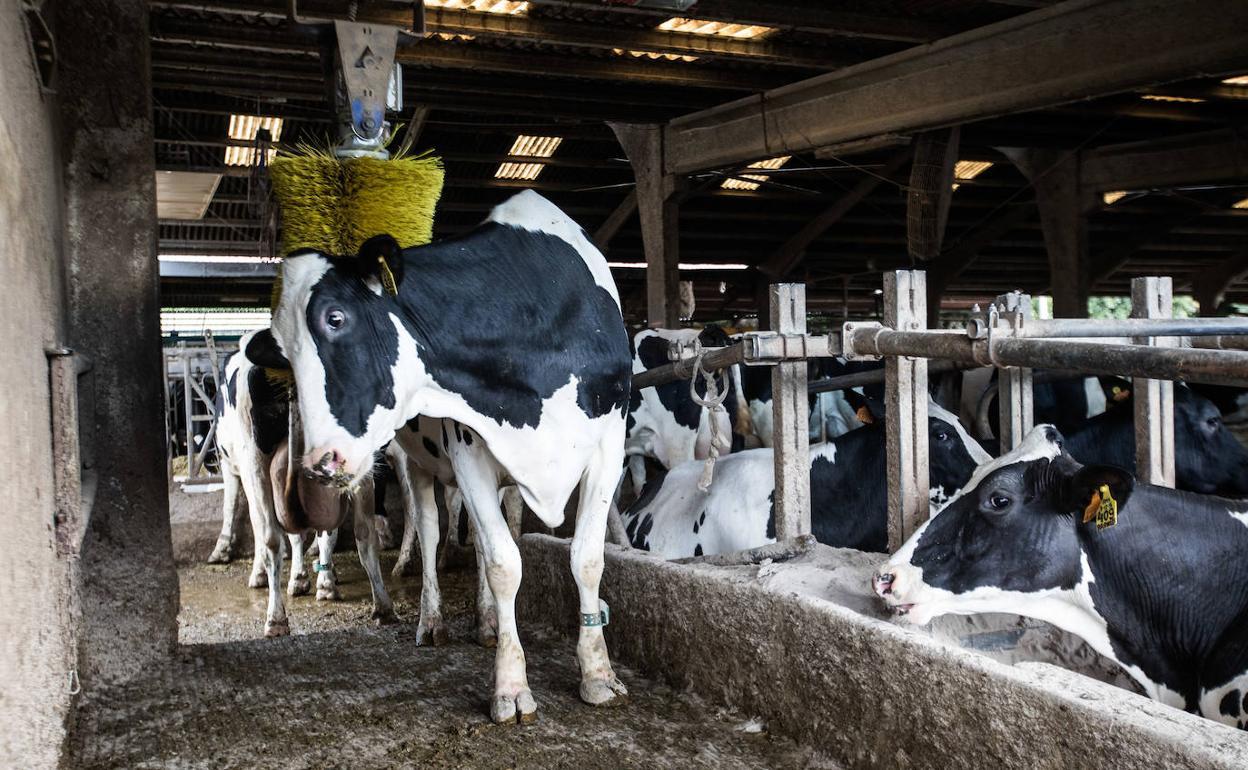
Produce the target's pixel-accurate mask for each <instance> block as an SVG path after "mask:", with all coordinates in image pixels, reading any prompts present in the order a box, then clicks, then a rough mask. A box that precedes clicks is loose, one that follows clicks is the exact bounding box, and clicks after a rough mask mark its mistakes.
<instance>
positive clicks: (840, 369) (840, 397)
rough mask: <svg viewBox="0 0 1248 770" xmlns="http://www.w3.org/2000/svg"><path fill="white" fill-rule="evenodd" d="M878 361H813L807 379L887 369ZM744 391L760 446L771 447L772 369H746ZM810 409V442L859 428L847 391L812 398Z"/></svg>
mask: <svg viewBox="0 0 1248 770" xmlns="http://www.w3.org/2000/svg"><path fill="white" fill-rule="evenodd" d="M883 366H884V365H883V364H882V363H880V362H878V361H849V360H847V359H845V358H842V357H840V356H837V357H835V358H819V359H811V360H810V361H809V362H807V367H806V376H807V379H808V380H810V381H812V382H813V381H815V380H819V379H824V378H829V377H840V376H842V375H847V374H856V373H859V372H867V371H872V370H875V369H881V368H883ZM741 391H742V393H743V394H744V396H745V400H746V403H747V405H748V406H747V409H748V413H749V417H750V424H751V425H752V426H753V428H754V433H755V435H757V437H758V441H759V444H761V445H762V446H765V447H769V446H771V442H772V437H773V435H774V433H773V426H772V397H771V367H770V366H745V367H742V372H741ZM858 392H859V393H863V392H865V393H868V394H870V396H871V397H872V398H879V397H880V396H881V395H882V394H883V386H870V387H868V388H859V389H858ZM809 407H810V425H809V432H810V440H811V441H826V440H829V439H834V438H836V437H837V436H840V435H842V434H844V433H848V432H849V431H851V430H854V429H855V428H857V427H858V426H859V420H858V419H857V417H856V414H855V413H856V407H854V406H851V405H850V402H849V400H847V397H846V395H845V393H844V391H829V392H825V393H818V394H811V395H810V396H809Z"/></svg>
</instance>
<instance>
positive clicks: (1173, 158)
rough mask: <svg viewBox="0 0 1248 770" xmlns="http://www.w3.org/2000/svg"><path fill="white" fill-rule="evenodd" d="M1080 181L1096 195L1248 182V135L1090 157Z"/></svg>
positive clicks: (1144, 145) (1124, 147) (1194, 138)
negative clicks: (1169, 187) (1209, 183)
mask: <svg viewBox="0 0 1248 770" xmlns="http://www.w3.org/2000/svg"><path fill="white" fill-rule="evenodd" d="M1080 176H1081V182H1082V184H1083V185H1084V186H1085V187H1088V188H1090V189H1092V190H1095V191H1097V192H1105V191H1106V190H1140V189H1148V188H1152V187H1167V186H1171V185H1184V184H1199V183H1202V182H1220V181H1227V180H1231V181H1244V180H1248V135H1244V134H1240V133H1237V132H1235V131H1229V130H1228V131H1210V132H1207V133H1200V134H1190V135H1187V136H1180V137H1173V138H1170V139H1163V140H1161V141H1152V142H1132V143H1129V144H1119V145H1112V146H1109V147H1101V148H1098V149H1096V150H1092V151H1089V152H1087V153H1085V156H1084V160H1083V163H1082V166H1081V169H1080Z"/></svg>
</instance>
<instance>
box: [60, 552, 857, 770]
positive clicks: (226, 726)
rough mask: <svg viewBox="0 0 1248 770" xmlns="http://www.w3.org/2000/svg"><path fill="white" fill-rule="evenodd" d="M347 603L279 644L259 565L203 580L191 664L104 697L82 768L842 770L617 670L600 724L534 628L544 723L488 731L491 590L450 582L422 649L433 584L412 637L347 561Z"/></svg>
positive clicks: (530, 622) (199, 569)
mask: <svg viewBox="0 0 1248 770" xmlns="http://www.w3.org/2000/svg"><path fill="white" fill-rule="evenodd" d="M336 561H337V565H338V574H339V578H340V590H341V593H342V601H339V602H317V601H316V600H315V599H314V598H311V597H299V598H295V599H289V598H288V614H289V617H290V623H291V629H292V635H291V636H289V637H285V638H280V639H264V638H262V634H263V623H264V608H265V592H264V591H262V590H255V589H250V588H248V587H247V586H246V579H247V575H248V572H249V568H250V559H249V558H247V559H240V560H237V561H235V562H234V563H232V564H228V565H215V566H210V565H207V564H203V563H192V564H186V565H184V566H182V567H181V568H179V573H178V574H179V577H180V579H181V590H182V611H181V615H180V623H181V630H180V635H181V642H182V644H181V646H180V648H179V650H178V651H177V654H176V657H175V659H174V660H173V661H172V663H171V664H170V665H169V666H168V667H167V668H164V669H162V670H159V671H153V672H151V673H150V675H148V676H146V677H144V678H143V679H142V680H140V681H134V682H131V683H128V684H126V685H123V686H117V687H113V688H106V689H103V690H98V689H97V690H91V689H88V690H87V691H86V692H84V694H83V696H82V697H83V705H82V707H81V708H80V709H79V711H78V715H77V729H76V731H75V733H76V735H78V736H80V737H79V738H78V739H77V746H76V757H75V761H74V766H75V767H82V768H113V767H125V768H155V767H162V768H163V767H175V768H200V767H203V768H208V767H211V768H232V767H239V768H243V767H259V766H265V767H288V768H316V770H323V768H337V767H359V768H364V767H368V768H374V767H376V768H382V767H422V768H424V767H430V768H433V767H456V768H458V767H463V768H505V767H521V768H529V767H532V768H539V767H540V768H577V769H578V770H580V769H582V768H599V767H602V768H606V767H611V768H615V767H646V768H667V767H672V768H675V767H680V768H685V767H716V768H737V767H741V768H745V767H750V768H755V767H812V768H822V767H835V765H834V763H832V762H830V761H828V760H827V759H825V758H824V757H822V756H820V755H818V754H817V753H815V752H814V751H812V750H811V749H809V748H806V747H803V746H799V745H798V744H796V743H794V742H793V741H791V740H788V739H785V738H781V737H778V736H773V735H770V734H769V733H768V732H767V730H766V726H765V725H764V724H762V723H761V722H759V721H758V720H755V719H752V715H750V714H743V713H739V712H736V711H732V710H728V709H724V708H721V707H719V706H717V705H715V704H713V703H709V702H707V701H704V700H702V699H699V698H697V697H695V696H693V695H690V694H688V693H685V692H681V691H678V690H675V689H673V688H671V687H669V686H667V685H666V684H664V683H662V682H658V681H653V680H650V679H647V678H645V677H643V676H641V675H639V674H638V673H636V672H634V671H631V670H629V669H628V668H626V667H624V666H620V665H618V664H617V669H616V670H617V672H618V673H619V675H620V677H621V679H623V681H624V682H625V683H626V684H627V686H628V689H629V693H630V697H629V700H628V702H627V703H625V704H624V705H622V706H620V707H617V708H609V709H595V708H591V707H589V706H586V705H584V704H582V703H581V702H580V700H579V698H578V697H577V684H578V681H579V674H578V669H577V663H576V655H575V644H574V642H573V641H572V640H570V639H567V638H565V637H563V636H561V635H558V634H557V633H555V632H553V631H549V630H546V628H545V627H544V626H543V624H542V622H541V621H540V619H532V618H522V619H521V636H522V639H523V641H524V643H525V650H526V653H527V657H528V664H529V682H530V685H531V687H532V688H533V692H534V696H535V697H536V698H537V700H538V705H539V709H540V711H539V720H538V722H537V723H536V724H533V725H526V726H514V725H510V726H500V725H494V724H492V723H491V721H490V719H489V716H488V707H487V695H488V694H489V684H490V673H491V669H492V665H493V651H492V650H488V649H484V648H482V647H480V646H478V645H477V644H476V642H475V641H473V623H474V610H473V601H474V599H473V596H474V592H475V575H474V573H473V572H471V571H456V572H450V573H448V574H447V575H445V577H444V579H443V581H442V585H443V592H444V594H443V596H444V607H445V609H444V612H445V616H446V619H447V621H448V624H449V629H450V632H451V637H452V640H451V642H450V644H448V645H447V646H443V647H436V648H426V647H418V646H416V641H415V631H416V620H417V614H418V606H419V595H420V580H419V578H418V577H413V578H406V577H405V578H394V577H391V576H390V575H389V569H390V568H391V567H392V566H393V562H394V554H393V553H387V554H384V558H383V567H384V568H385V569H386V570H387V572H386V575H387V578H386V582H387V585H388V587H389V590H390V591H391V594H392V596H393V598H394V600H395V606H396V610H397V611H398V613H399V615H400V617H401V618H402V622H400V623H399V624H397V625H390V626H384V627H381V628H378V627H375V626H374V624H373V623H372V621H371V620H370V619H369V612H370V609H371V600H370V594H369V587H368V581H367V579H366V578H365V576H364V574H363V571H362V570H361V569H360V567H359V562H358V559H357V558H356V556H355V554H354V553H339V554H338V555H337V557H336Z"/></svg>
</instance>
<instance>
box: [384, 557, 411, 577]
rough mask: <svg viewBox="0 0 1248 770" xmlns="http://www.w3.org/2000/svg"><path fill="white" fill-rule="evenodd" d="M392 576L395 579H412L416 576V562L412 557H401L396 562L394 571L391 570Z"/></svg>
mask: <svg viewBox="0 0 1248 770" xmlns="http://www.w3.org/2000/svg"><path fill="white" fill-rule="evenodd" d="M390 574H391V575H393V576H394V577H411V576H412V575H415V574H416V562H415V560H414V559H412V558H411V557H410V556H408V557H403V556H400V557H399V560H398V561H397V562H395V564H394V569H392V570H390Z"/></svg>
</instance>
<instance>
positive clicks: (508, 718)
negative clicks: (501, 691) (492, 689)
mask: <svg viewBox="0 0 1248 770" xmlns="http://www.w3.org/2000/svg"><path fill="white" fill-rule="evenodd" d="M490 719H493V720H494V722H495V724H500V725H510V724H521V725H529V724H533V723H534V722H536V721H537V701H535V700H533V693H531V692H529V691H528V690H521V691H520V692H519V693H517V694H516V695H495V696H494V700H493V701H491V702H490Z"/></svg>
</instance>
